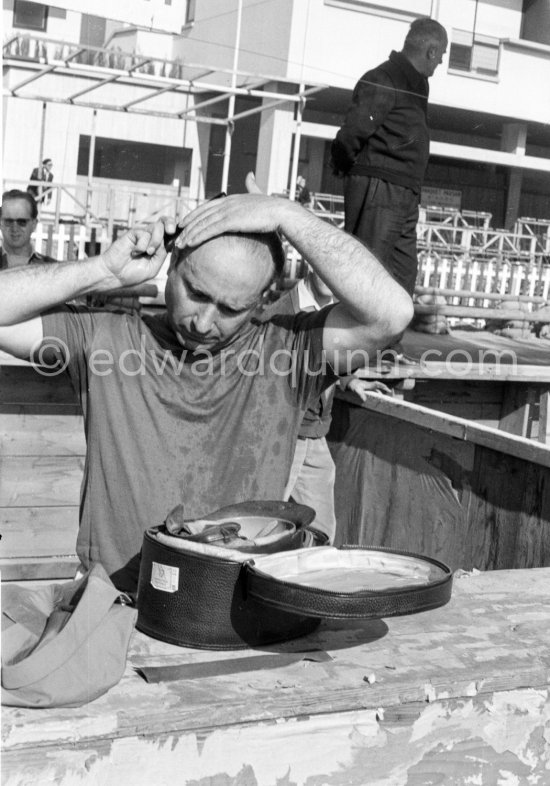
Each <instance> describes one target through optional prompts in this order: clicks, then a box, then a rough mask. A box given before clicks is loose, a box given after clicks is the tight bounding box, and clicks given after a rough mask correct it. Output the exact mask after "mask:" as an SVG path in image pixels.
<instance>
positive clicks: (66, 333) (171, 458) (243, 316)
mask: <svg viewBox="0 0 550 786" xmlns="http://www.w3.org/2000/svg"><path fill="white" fill-rule="evenodd" d="M247 188H248V190H249V192H251V193H248V194H238V195H233V196H229V197H225V198H222V199H216V200H214V201H210V202H206V203H204V204H203V205H201V206H200V207H198V208H196V209H195V210H193V211H192V212H191V213H189V214H188V215H187V216H185V218H183V219H182V220H181V221H180V222H179V224H178V225H176V222H175V221H174V220H173V219H172V220H170V219H166V220H164V221H157V222H156V223H155V224H154V225H151V226H149V227H147V228H143V229H132V230H130V231H128V232H127V233H126V234H125V235H123V236H122V237H121V238H120V239H118V240H117V241H116V242H115V243H113V245H112V246H111V247H110V248H109V249H108V250H107V251H106V252H104V253H103V254H102V255H101V256H99V257H95V258H91V259H87V260H83V261H82V262H75V263H71V262H68V263H63V264H58V265H52V266H49V265H48V266H46V265H43V266H42V267H41V268H40V267H38V266H36V267H34V266H33V268H32V269H30V268H21V269H18V270H5V271H3V272H1V273H0V325H3V326H4V327H0V348H2V349H4V350H6V351H8V352H11V353H12V354H14V355H16V356H19V357H23V358H29V357H32V358H33V359H35V360H36V361H40V362H42V364H44V362H51V361H57V362H58V363H59V367H60V368H67V369H68V371H69V374H70V376H71V379H72V381H73V384H74V385H75V387H76V389H77V390H78V392H79V395H80V398H81V401H82V408H83V412H84V419H85V427H86V435H87V461H86V473H85V479H84V485H83V488H82V502H81V512H80V513H81V520H80V529H79V535H78V541H77V553H78V555H79V557H80V559H81V562H82V564H83V567H84V568H88V567H90V566H91V565H92V564H93V563H94V562H100V563H102V564H103V566H104V567H105V569H106V570H107V572H108V573H109V575H110V576H111V578H112V580H113V581H114V583H115V585H116V586H117V587H118V588H120V589H121V590H125V591H129V592H132V591H135V589H136V583H137V577H138V571H139V551H140V548H141V544H142V540H143V532H144V530H146V529H147V528H148V527H150V526H152V525H154V524H160V523H162V521H163V520H164V518H165V517H166V516H167V514H168V512H169V511H170V510H172V509H173V508H174V507H175V506H176V505H178V504H181V503H183V506H184V511H185V517H186V518H190V519H192V518H197V517H204V516H207V515H208V513H210V512H212V511H214V510H216V509H218V508H220V507H222V506H224V505H228V504H232V503H237V502H242V501H245V500H269V499H282V497H283V493H284V489H285V484H286V481H287V478H288V474H289V470H290V465H291V463H292V457H293V453H294V448H295V445H296V439H297V435H298V430H299V427H300V423H301V420H302V415H303V412H304V410H305V409H306V408H307V406H308V404H309V402H310V401H312V400H314V399H315V398H319V396H320V395H321V394H322V392H323V391H324V390H325V388H326V387H328V386H329V385H330V384H331V383H332V382H334V380H335V374H334V371H335V370H339V371H345V370H346V366H347V361H348V359H349V355H350V353H353V352H355V351H360V353H361V358H360V360H359V362H358V363H357V365H361V364H364V362H365V353H369V355H370V356H371V357H373V359H374V353H375V352H376V351H377V350H378V349H382V348H384V347H386V346H387V345H388V343H389V342H390V341H391V340H392V339H393V338H394V337H395V336H396V335H398V334H399V333H400V332H401V331H402V330H403V329H404V328H405V326H406V325H407V324H408V322H409V321H410V319H411V316H412V301H411V299H410V297H409V296H408V295H407V294H406V292H405V291H404V290H403V289H402V288H401V287H400V286H399V284H397V282H395V281H394V279H393V278H392V277H391V276H390V275H389V273H387V272H386V271H385V270H384V268H383V267H382V265H381V264H380V263H379V262H378V261H377V260H376V258H375V257H374V256H373V255H372V254H371V253H370V251H368V249H367V248H366V247H365V246H364V245H363V244H362V243H361V242H360V241H358V240H357V239H355V238H353V237H352V236H350V235H347V234H346V233H344V232H343V231H341V230H340V229H337V228H336V227H334V226H332V225H331V224H329V223H327V222H324V221H322V220H321V219H319V218H317V217H316V216H315V215H314V214H313V213H311V212H310V211H308V210H304V209H303V207H302V206H301V205H299V204H296V203H295V202H291V201H289V200H286V199H280V198H276V197H268V196H265V195H263V194H261V193H259V192H258V189H257V188H256V186H255V182H254V179H253V176H252V175H249V176H248V178H247ZM279 233H282V234H283V235H284V236H285V237H286V238H287V240H288V241H289V242H290V243H292V244H293V245H294V246H295V247H296V248H297V249H298V251H299V252H300V253H301V254H302V255H303V256H304V257H305V258H306V259H307V261H308V263H309V264H310V265H311V267H312V268H313V269H314V270H315V271H316V272H317V273H318V274H319V276H320V277H322V279H323V280H324V281H325V282H326V284H327V286H328V287H329V288H330V289H331V291H332V292H333V293H334V295H335V297H336V298H337V300H338V301H339V302H338V303H336V304H335V305H332V306H328V307H327V308H326V309H322V310H321V311H319V312H314V313H305V314H304V313H302V314H299V315H297V316H294V315H279V316H274V317H273V319H272V320H270V321H267V322H262V321H260V320H258V319H257V318H256V315H257V311H258V306H259V304H260V302H261V301H262V299H263V297H264V296H265V293H266V292H267V290H268V289H269V287H270V286H271V284H272V282H273V281H274V279H275V278H276V276H277V275H280V273H281V268H282V262H283V258H282V255H281V251H282V248H281V242H280V237H279ZM166 244H168V245H173V246H174V250H173V252H172V259H171V265H170V271H169V274H168V280H167V285H166V306H167V309H166V313H164V314H161V315H158V316H152V317H148V318H147V317H143V318H141V317H140V316H138V315H128V314H115V313H112V312H110V313H106V312H98V311H93V310H89V309H86V308H83V307H75V306H63V305H59V304H62V303H64V302H66V301H67V300H70V299H73V298H76V297H79V296H82V295H85V294H88V293H90V292H94V291H108V290H112V289H114V288H116V287H121V286H131V285H134V284H139V283H142V282H144V281H147V280H148V279H151V278H154V277H155V276H156V274H157V272H158V271H159V269H160V267H161V265H162V263H163V261H164V260H165V258H166ZM44 312H45V313H44Z"/></svg>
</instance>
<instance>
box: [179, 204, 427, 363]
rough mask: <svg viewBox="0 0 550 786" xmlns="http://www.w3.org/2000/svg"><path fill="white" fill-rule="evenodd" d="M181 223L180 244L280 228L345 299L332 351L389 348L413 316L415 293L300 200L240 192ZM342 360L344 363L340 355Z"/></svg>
mask: <svg viewBox="0 0 550 786" xmlns="http://www.w3.org/2000/svg"><path fill="white" fill-rule="evenodd" d="M180 226H182V227H183V232H182V234H181V235H180V237H179V238H178V241H177V245H178V246H184V245H190V246H196V245H198V244H200V243H202V242H204V241H205V240H208V239H209V238H211V237H215V236H216V235H220V234H223V233H224V232H271V231H273V230H279V231H281V232H282V233H283V234H284V235H285V236H286V237H287V238H288V240H289V241H290V242H291V243H292V244H293V245H294V246H295V247H296V248H297V250H298V251H299V252H300V253H301V254H302V256H303V257H304V258H305V259H306V260H307V261H308V263H309V264H310V265H311V266H312V267H313V268H314V269H315V270H316V271H317V273H318V274H319V276H320V277H321V278H322V279H323V281H325V283H326V284H327V286H328V287H329V288H330V289H331V291H332V292H333V293H334V295H335V296H336V298H338V300H339V301H340V302H339V303H338V305H336V306H335V307H334V308H333V310H332V311H331V313H330V314H329V316H328V318H327V321H326V324H325V331H324V334H323V344H324V348H325V350H326V351H327V352H328V353H331V352H333V351H335V350H338V352H339V354H340V353H342V352H346V351H353V350H363V352H366V353H368V354H370V353H373V352H375V351H376V350H378V349H384V348H385V347H387V346H388V345H390V344H391V343H392V342H393V340H394V339H395V338H396V337H397V336H399V335H400V334H401V333H402V332H403V330H404V329H405V328H406V326H407V325H408V324H409V322H410V320H411V319H412V316H413V306H412V301H411V298H410V297H409V295H408V294H407V293H406V292H405V290H404V289H403V288H402V287H401V286H400V285H399V284H398V283H397V282H396V281H395V280H394V279H393V278H392V276H391V275H390V274H389V273H388V272H387V271H386V270H385V269H384V267H383V266H382V265H381V264H380V262H378V260H377V259H376V258H375V257H374V255H373V254H372V253H371V252H370V251H369V250H368V249H367V248H366V247H365V246H364V245H363V244H362V243H361V242H360V241H358V240H357V239H356V238H354V237H352V236H351V235H348V234H347V233H345V232H343V231H342V230H341V229H338V228H337V227H334V226H333V225H332V224H329V223H328V222H325V221H322V220H321V219H319V218H317V217H316V216H315V215H314V214H313V213H311V212H310V211H309V210H304V208H303V207H302V206H301V205H298V204H297V203H295V202H291V201H288V200H286V199H280V198H277V197H268V196H264V195H261V194H257V193H254V194H239V195H236V196H230V197H227V198H225V199H219V200H215V201H213V202H207V203H205V204H204V205H201V206H200V207H199V208H197V209H196V210H194V211H193V212H192V213H189V214H188V215H187V216H186V217H185V218H184V219H183V220H182V221H181V222H180ZM339 360H340V363H339V365H340V367H341V363H342V361H344V357H343V356H342V355H341V354H340V358H339ZM344 365H345V364H344Z"/></svg>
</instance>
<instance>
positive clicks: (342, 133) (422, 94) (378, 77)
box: [332, 52, 430, 193]
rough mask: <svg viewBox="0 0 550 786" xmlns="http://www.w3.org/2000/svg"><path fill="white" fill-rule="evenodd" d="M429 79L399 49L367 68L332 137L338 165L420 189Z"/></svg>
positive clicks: (426, 153) (350, 171)
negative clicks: (378, 63)
mask: <svg viewBox="0 0 550 786" xmlns="http://www.w3.org/2000/svg"><path fill="white" fill-rule="evenodd" d="M428 92H429V87H428V80H427V79H426V77H424V76H422V74H420V73H419V72H418V71H417V70H416V69H415V68H414V67H413V66H412V65H411V63H410V62H409V61H408V60H407V58H406V57H405V56H404V55H403V54H401V52H392V53H391V55H390V58H389V60H387V61H386V62H385V63H382V64H381V65H379V66H377V67H376V68H374V69H372V71H367V73H366V74H364V75H363V76H362V77H361V79H360V80H359V82H358V83H357V84H356V86H355V89H354V91H353V97H352V103H351V106H350V107H349V109H348V111H347V114H346V119H345V122H344V124H343V126H342V127H341V128H340V130H339V131H338V134H337V135H336V139H335V140H334V142H333V143H332V160H333V165H334V167H335V169H336V170H338V171H339V172H341V173H344V174H349V175H366V176H370V177H378V178H380V179H381V180H385V181H387V182H389V183H396V184H397V185H401V186H407V187H408V188H411V189H413V190H414V191H415V192H416V193H419V192H420V189H421V186H422V181H423V179H424V173H425V171H426V166H427V163H428V156H429V147H430V137H429V132H428V124H427V110H428Z"/></svg>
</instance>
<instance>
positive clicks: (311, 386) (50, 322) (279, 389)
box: [42, 306, 335, 591]
mask: <svg viewBox="0 0 550 786" xmlns="http://www.w3.org/2000/svg"><path fill="white" fill-rule="evenodd" d="M327 311H328V309H327V310H324V311H321V312H317V313H313V314H299V315H297V316H288V315H285V316H283V315H279V316H276V317H274V318H273V319H272V320H271V321H269V322H267V323H259V322H256V321H251V322H249V323H247V324H246V325H245V326H244V327H243V328H242V329H241V331H240V332H239V334H238V335H237V336H235V337H234V338H233V339H232V341H231V342H230V343H229V344H227V345H226V346H225V347H224V348H223V349H222V350H220V351H219V352H218V353H217V354H215V355H194V354H192V353H186V352H184V351H183V350H182V347H181V346H179V344H177V343H176V340H175V337H174V334H173V333H172V331H171V330H170V328H169V326H168V324H167V322H166V318H165V316H164V315H163V316H155V317H149V318H147V317H145V318H143V319H142V318H140V317H138V316H136V315H129V314H121V313H112V312H103V311H93V310H89V309H85V308H79V307H71V306H66V307H63V308H60V309H56V310H54V311H51V312H49V313H47V314H45V315H44V316H43V328H44V342H43V344H42V349H43V352H44V353H45V354H44V355H43V358H42V359H44V357H45V358H47V357H48V354H51V351H52V350H50V349H49V348H50V347H51V346H52V344H53V345H54V346H56V347H57V349H56V350H55V351H54V355H55V356H56V358H57V359H58V360H59V362H60V363H61V365H62V366H64V367H66V368H67V370H68V372H69V374H70V377H71V379H72V382H73V384H74V386H75V389H76V390H77V392H78V394H79V396H80V401H81V405H82V410H83V414H84V425H85V431H86V438H87V445H88V449H87V458H86V464H85V470H84V478H83V483H82V491H81V504H80V528H79V534H78V539H77V554H78V556H79V558H80V560H81V562H82V564H83V566H84V567H85V568H88V567H90V566H91V565H92V564H93V563H95V562H100V563H102V564H103V566H104V567H105V569H106V570H107V572H108V573H109V574H110V576H111V578H112V579H113V581H114V583H115V584H116V586H117V587H119V588H120V589H123V590H127V591H134V590H135V588H136V583H137V576H138V571H139V551H140V548H141V545H142V540H143V533H144V531H145V530H146V529H147V528H148V527H151V526H153V525H158V524H161V523H162V522H163V521H164V519H165V518H166V516H167V514H168V513H169V512H170V510H172V508H174V507H175V506H176V505H177V504H179V503H181V502H183V505H184V511H185V516H186V518H195V517H201V516H204V515H206V514H208V513H210V512H212V511H214V510H216V509H217V508H220V507H223V506H224V505H229V504H232V503H235V502H240V501H243V500H253V499H255V500H262V499H281V498H282V495H283V491H284V487H285V482H286V480H287V477H288V472H289V469H290V464H291V461H292V456H293V452H294V446H295V443H296V438H297V434H298V429H299V426H300V422H301V420H302V416H303V412H304V410H305V409H306V408H307V405H308V401H309V400H310V399H314V398H316V397H319V395H320V393H321V392H322V390H323V389H324V388H325V387H326V386H327V385H330V384H331V383H332V382H333V381H334V379H335V377H334V375H333V373H332V370H331V369H330V367H329V366H328V365H327V364H326V363H325V362H324V357H323V352H322V328H323V325H324V322H325V318H326V314H327Z"/></svg>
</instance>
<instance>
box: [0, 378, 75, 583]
mask: <svg viewBox="0 0 550 786" xmlns="http://www.w3.org/2000/svg"><path fill="white" fill-rule="evenodd" d="M85 450H86V448H85V439H84V429H83V425H82V416H81V415H80V407H79V405H78V402H77V400H76V397H75V394H74V392H73V390H72V388H71V385H70V383H69V380H68V377H66V376H65V375H61V376H56V377H46V376H44V375H42V374H40V373H39V372H37V371H35V370H34V369H33V368H32V367H31V366H30V365H28V364H22V363H20V364H18V365H2V366H0V521H1V533H2V540H1V541H0V570H1V573H2V579H3V580H11V579H43V578H55V579H61V578H69V577H71V576H73V575H74V572H75V569H76V565H77V562H78V561H77V558H76V554H75V544H76V535H77V531H78V508H79V498H80V483H81V479H82V473H83V469H84V460H85Z"/></svg>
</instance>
